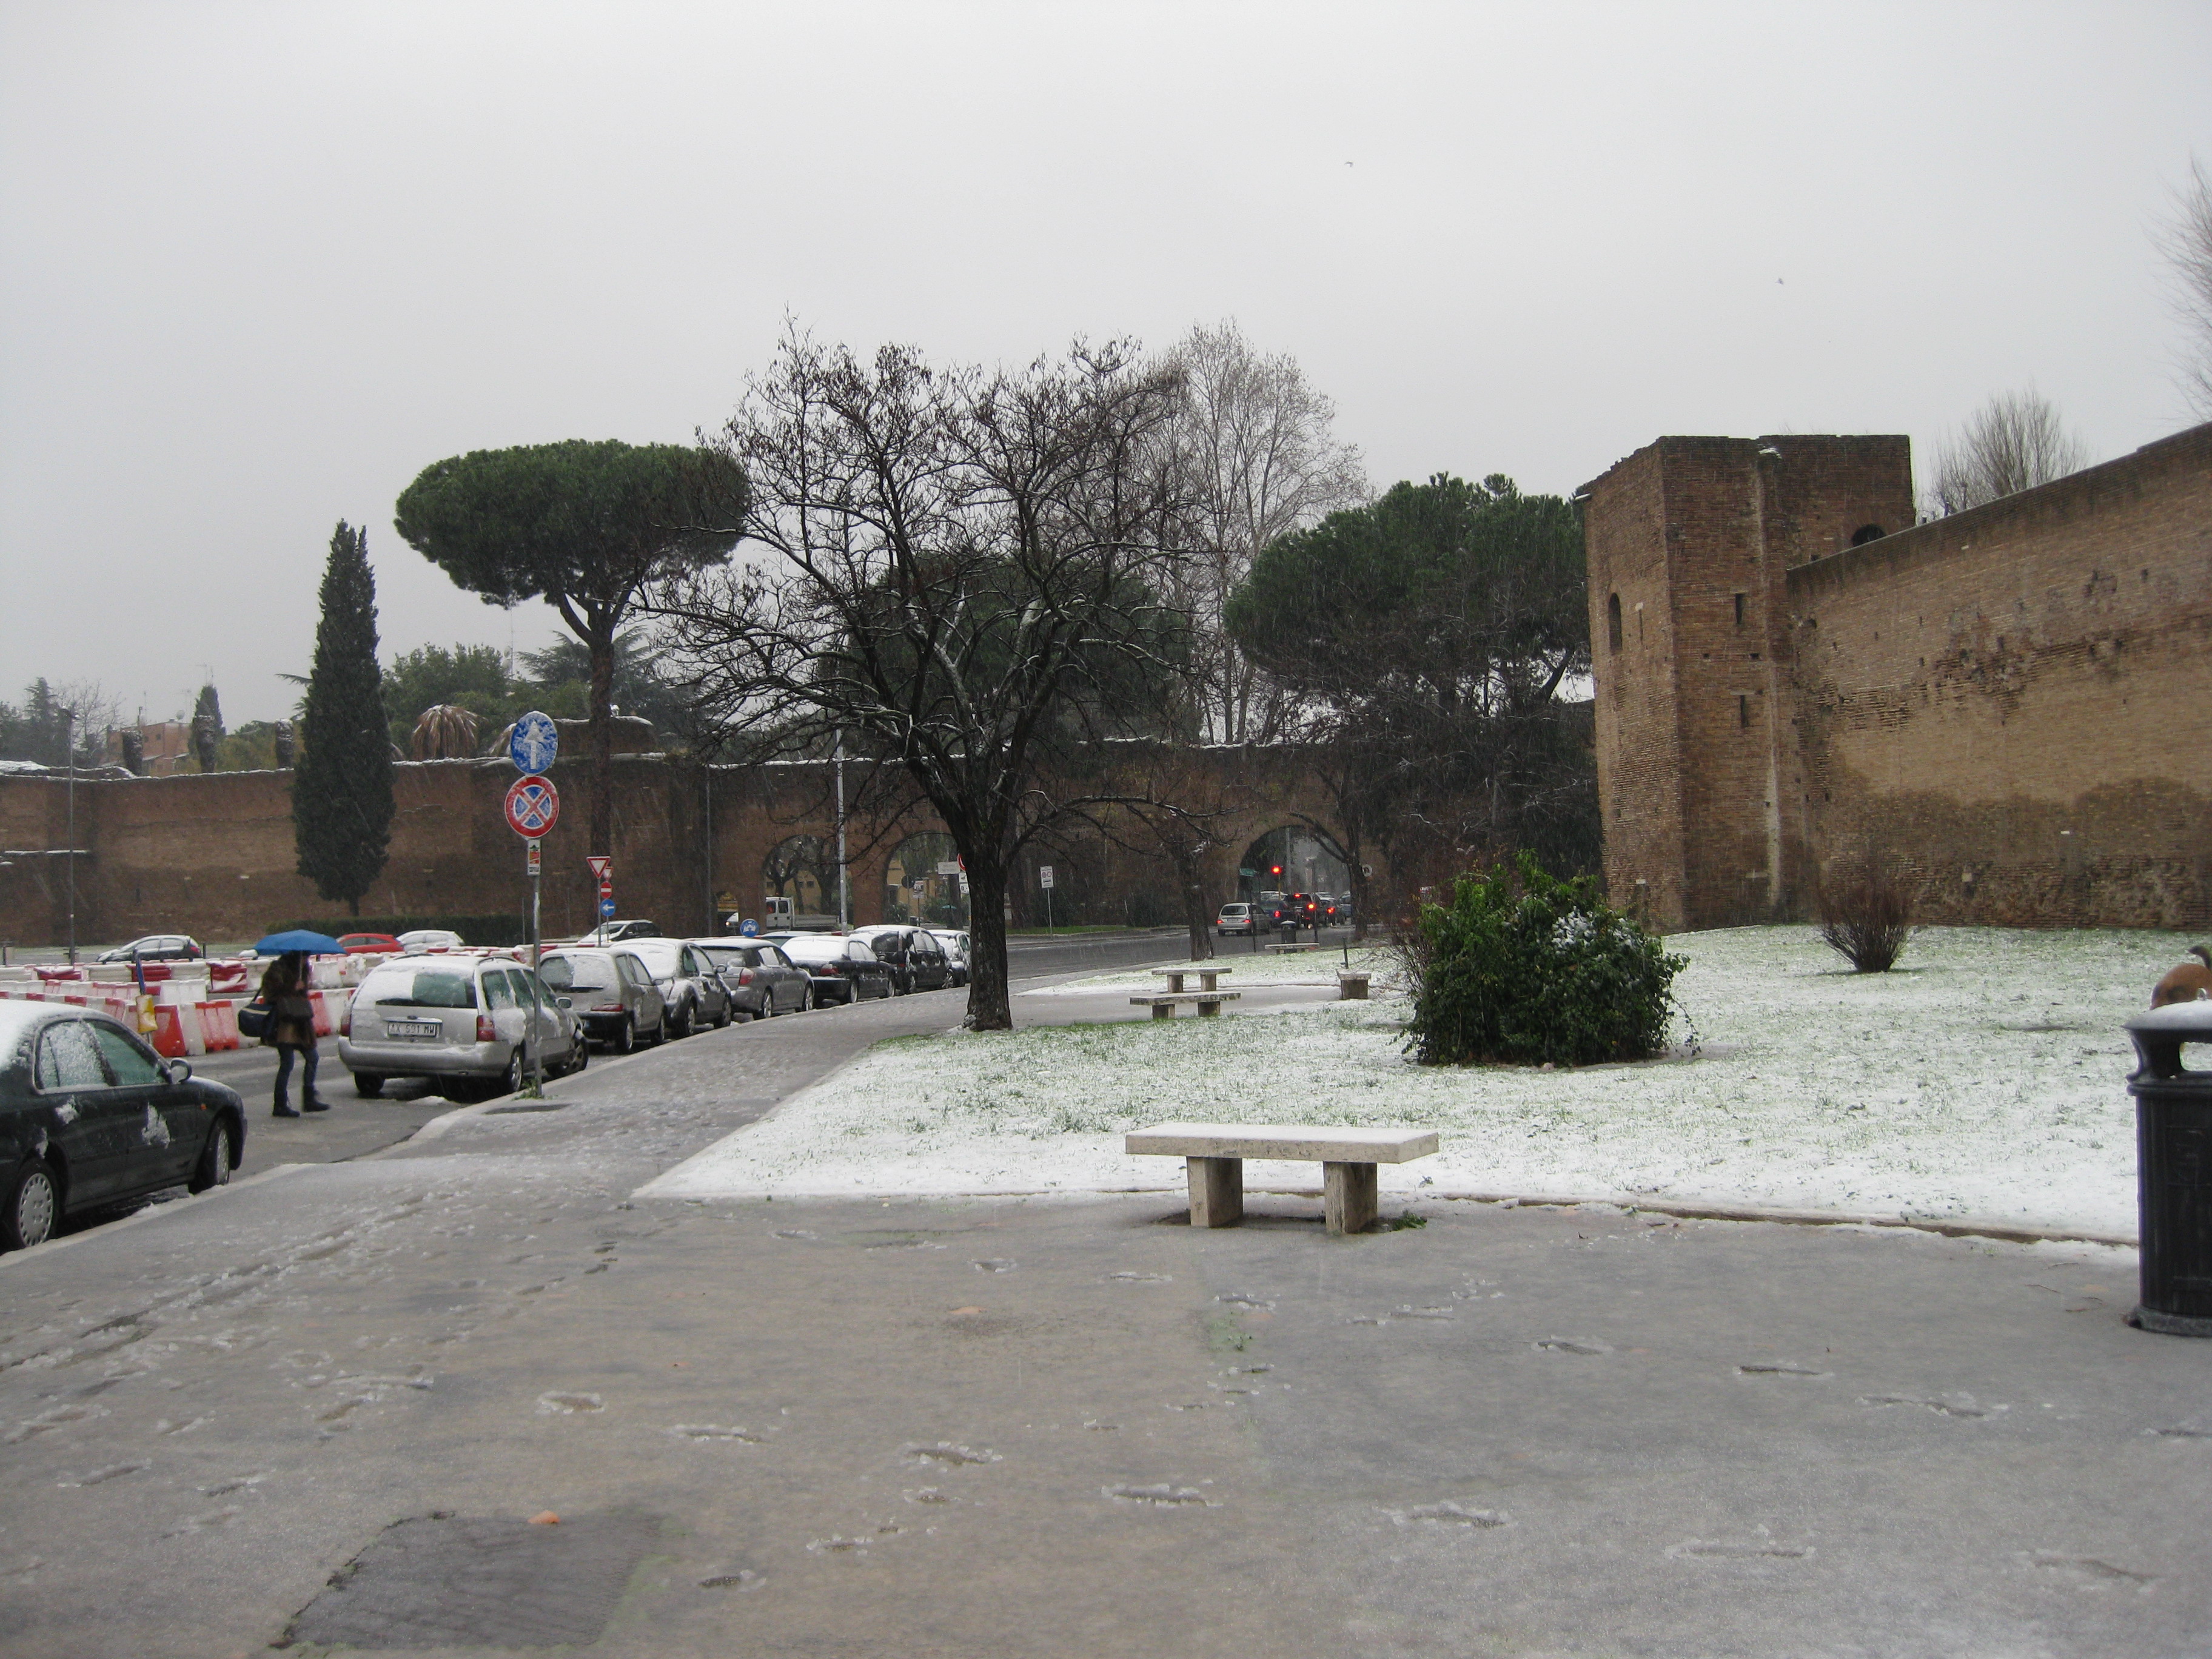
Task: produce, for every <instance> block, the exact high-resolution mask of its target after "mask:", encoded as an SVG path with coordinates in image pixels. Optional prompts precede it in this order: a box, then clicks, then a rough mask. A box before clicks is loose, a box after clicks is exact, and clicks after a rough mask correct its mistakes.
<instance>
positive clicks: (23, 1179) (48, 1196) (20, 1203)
mask: <svg viewBox="0 0 2212 1659" xmlns="http://www.w3.org/2000/svg"><path fill="white" fill-rule="evenodd" d="M61 1213H62V1198H61V1188H59V1187H58V1185H56V1184H55V1182H54V1170H53V1166H52V1164H48V1163H46V1161H45V1160H44V1159H42V1158H25V1159H24V1160H23V1162H22V1163H21V1164H19V1165H18V1166H17V1167H16V1170H15V1178H14V1179H13V1180H12V1181H10V1182H9V1183H8V1196H7V1202H6V1205H5V1206H4V1207H3V1208H0V1248H4V1249H10V1250H27V1249H30V1247H31V1246H32V1245H33V1244H43V1243H46V1241H47V1240H48V1239H50V1238H52V1237H53V1236H54V1224H55V1223H56V1222H58V1221H59V1220H60V1219H61Z"/></svg>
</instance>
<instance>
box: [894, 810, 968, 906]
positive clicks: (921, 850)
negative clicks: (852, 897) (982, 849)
mask: <svg viewBox="0 0 2212 1659" xmlns="http://www.w3.org/2000/svg"><path fill="white" fill-rule="evenodd" d="M958 856H959V854H958V851H957V848H955V847H954V846H953V844H952V837H951V836H948V835H946V834H945V832H944V831H943V830H942V829H921V830H916V831H915V833H914V834H913V835H910V836H908V837H907V838H906V839H905V840H904V841H902V842H899V844H898V845H897V846H896V847H894V848H891V853H890V857H889V858H888V859H886V860H884V921H908V922H926V923H927V924H928V925H930V926H931V927H965V926H966V925H967V922H968V905H967V901H966V900H965V899H964V898H963V896H962V895H961V891H960V878H959V877H958V876H957V875H951V876H947V875H942V874H940V873H939V871H938V866H939V865H940V864H951V863H952V862H954V861H955V860H957V858H958Z"/></svg>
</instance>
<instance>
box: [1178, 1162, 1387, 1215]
mask: <svg viewBox="0 0 2212 1659" xmlns="http://www.w3.org/2000/svg"><path fill="white" fill-rule="evenodd" d="M1183 1167H1184V1170H1186V1171H1187V1172H1188V1176H1189V1178H1190V1225H1192V1226H1194V1227H1233V1226H1235V1225H1237V1223H1238V1222H1240V1221H1242V1220H1243V1218H1244V1160H1243V1158H1185V1159H1184V1160H1183ZM1368 1169H1369V1170H1370V1173H1371V1172H1372V1170H1373V1169H1374V1166H1373V1165H1372V1164H1370V1165H1369V1166H1368Z"/></svg>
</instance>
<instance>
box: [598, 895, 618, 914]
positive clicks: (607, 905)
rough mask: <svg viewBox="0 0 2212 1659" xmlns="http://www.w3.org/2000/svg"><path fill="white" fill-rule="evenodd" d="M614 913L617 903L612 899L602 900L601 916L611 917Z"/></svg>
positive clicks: (600, 906) (600, 902)
mask: <svg viewBox="0 0 2212 1659" xmlns="http://www.w3.org/2000/svg"><path fill="white" fill-rule="evenodd" d="M614 913H615V902H614V901H613V900H612V899H601V900H600V901H599V914H600V915H603V916H610V917H611V916H612V915H614Z"/></svg>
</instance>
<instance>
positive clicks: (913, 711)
mask: <svg viewBox="0 0 2212 1659" xmlns="http://www.w3.org/2000/svg"><path fill="white" fill-rule="evenodd" d="M1175 410H1176V380H1175V376H1174V374H1172V372H1171V371H1169V370H1165V369H1161V368H1142V367H1140V366H1139V365H1138V364H1137V362H1135V354H1134V351H1133V348H1131V347H1129V346H1127V345H1124V344H1118V343H1117V344H1114V345H1109V346H1105V347H1101V348H1091V347H1086V346H1084V345H1082V344H1080V343H1079V344H1078V345H1077V346H1076V347H1075V348H1074V349H1073V350H1072V351H1071V352H1070V353H1069V354H1068V355H1067V356H1066V357H1065V358H1063V359H1060V360H1059V361H1056V362H1051V361H1044V360H1040V361H1039V362H1036V363H1033V364H1031V365H1030V367H1029V368H1027V369H1024V370H1021V371H1015V372H1007V371H1000V372H997V373H987V372H985V371H983V370H981V369H976V368H933V367H932V366H931V365H930V364H928V363H927V362H925V361H923V359H922V358H921V356H920V355H919V354H918V353H916V352H915V351H914V350H912V349H908V348H904V347H895V346H886V347H884V349H881V350H880V351H878V353H877V354H876V356H875V358H874V359H873V361H872V362H864V361H862V360H860V359H859V358H856V357H855V356H854V355H853V354H852V353H851V352H850V351H848V350H846V349H843V348H842V347H841V348H834V349H831V348H824V347H822V346H819V345H817V344H816V343H814V342H813V341H812V340H811V339H806V338H803V337H798V336H796V335H792V336H788V337H787V338H786V339H785V340H784V342H783V343H782V346H781V349H779V351H778V354H777V358H776V362H775V365H774V367H773V368H770V369H769V372H768V373H767V374H765V375H763V376H761V377H758V378H757V379H756V380H754V381H753V382H752V383H751V385H750V387H749V389H748V392H747V395H746V398H745V400H744V404H742V406H741V407H740V409H739V410H738V415H737V416H736V417H735V418H734V419H732V421H731V422H730V424H729V426H728V428H727V429H726V433H725V435H724V437H723V439H722V448H723V450H724V453H726V455H727V456H728V457H729V458H730V459H732V461H734V462H737V463H738V464H740V465H742V467H743V469H744V473H745V475H746V476H747V477H748V478H749V479H750V483H751V489H752V498H751V504H750V507H749V509H748V511H747V513H746V517H745V525H744V538H745V543H746V544H750V545H745V546H744V552H745V554H746V555H748V556H746V557H745V558H744V559H742V560H741V561H740V562H739V563H738V564H737V565H735V566H732V567H722V566H710V567H708V568H703V569H698V570H693V571H686V572H678V573H673V574H671V575H670V576H669V577H668V578H667V579H666V580H665V581H664V582H663V583H662V585H661V586H659V588H658V589H657V590H656V592H655V594H654V598H653V606H654V608H655V610H656V611H658V613H659V616H660V617H662V618H663V622H664V629H663V639H664V641H665V643H666V647H667V648H668V650H669V651H670V653H671V657H672V659H673V662H674V664H675V665H678V666H679V667H680V669H681V671H682V678H684V681H685V683H686V684H687V686H688V687H689V689H690V692H691V694H692V699H693V701H694V702H696V704H697V705H698V706H699V707H700V708H701V709H702V712H704V713H707V714H714V715H718V716H720V717H722V718H723V719H724V720H726V722H727V724H728V725H729V726H731V727H732V728H734V729H736V730H737V731H738V732H751V733H754V734H756V735H757V737H758V738H760V739H761V740H762V741H763V743H765V744H769V745H770V746H776V747H781V749H782V750H784V752H787V753H791V754H811V755H816V756H818V755H820V754H822V753H825V752H827V750H828V747H829V736H830V733H831V732H833V731H835V732H842V734H843V737H844V739H845V741H846V742H847V743H848V744H859V745H860V748H861V749H862V750H864V751H865V753H866V757H867V758H868V759H869V760H871V761H872V762H873V763H874V764H873V765H872V766H868V767H865V768H863V769H862V775H863V776H864V777H866V778H870V779H878V778H879V779H881V780H882V781H883V784H884V787H885V788H886V789H887V790H889V789H895V788H896V787H900V786H901V785H902V786H903V787H904V788H905V789H907V790H909V791H912V792H915V793H919V794H920V795H921V796H922V797H924V798H926V799H927V800H928V802H929V804H930V805H931V806H933V808H934V809H935V810H936V812H937V815H938V817H939V819H940V820H941V821H942V822H943V823H944V824H945V829H947V830H948V831H950V832H951V836H952V839H953V842H954V843H955V844H956V845H957V847H958V848H959V851H960V855H961V858H962V859H963V861H964V863H965V865H966V868H967V872H968V878H969V889H970V894H971V897H972V900H973V904H974V921H973V923H972V926H971V928H970V933H971V936H972V939H973V945H974V950H973V953H972V954H973V963H974V973H973V977H972V978H971V980H970V981H969V998H968V1024H969V1025H970V1026H972V1027H974V1028H975V1029H977V1030H1007V1029H1010V1028H1011V1027H1012V1010H1011V1005H1010V1004H1009V1002H1008V1000H1007V986H1006V933H1005V926H1004V923H1003V921H1002V920H1001V917H1002V910H1001V906H1002V904H1003V903H1004V902H1005V899H1006V892H1007V882H1008V878H1009V876H1010V874H1011V872H1012V866H1013V863H1014V860H1015V858H1016V856H1017V854H1018V853H1019V852H1020V851H1021V849H1022V848H1024V846H1025V845H1026V844H1027V843H1028V842H1030V840H1031V839H1032V838H1033V837H1035V836H1037V835H1038V834H1039V833H1040V832H1041V831H1042V830H1043V829H1045V828H1047V827H1048V825H1050V824H1051V823H1053V822H1054V820H1055V819H1057V818H1059V817H1062V816H1063V815H1064V814H1065V813H1066V811H1068V810H1069V809H1070V808H1071V806H1073V805H1075V803H1074V802H1073V801H1071V800H1070V799H1067V798H1066V796H1065V795H1064V794H1063V793H1062V792H1061V791H1060V788H1059V787H1056V781H1055V774H1054V769H1052V768H1051V767H1050V766H1049V765H1048V759H1049V757H1051V756H1052V755H1053V754H1054V752H1055V751H1058V752H1062V753H1066V752H1069V751H1073V750H1081V749H1083V748H1085V747H1086V746H1095V745H1097V744H1099V743H1100V742H1101V741H1102V740H1103V738H1106V737H1109V736H1111V735H1116V734H1117V730H1118V729H1122V728H1121V721H1122V719H1123V711H1125V710H1128V709H1134V708H1140V707H1147V706H1149V705H1150V703H1151V702H1152V701H1153V700H1155V699H1156V698H1157V696H1158V691H1157V688H1158V686H1159V685H1160V684H1163V683H1165V682H1168V681H1170V680H1172V679H1173V678H1175V677H1176V676H1177V675H1178V674H1180V672H1181V671H1182V666H1183V665H1182V661H1181V660H1180V653H1179V648H1178V642H1179V641H1180V640H1181V638H1182V633H1183V630H1182V628H1181V627H1180V626H1179V625H1178V619H1177V618H1176V616H1175V614H1174V611H1173V608H1172V606H1171V605H1170V604H1169V603H1168V602H1166V601H1165V600H1164V599H1162V598H1161V595H1162V594H1163V593H1164V592H1165V591H1166V590H1167V589H1168V588H1169V586H1170V585H1171V582H1172V580H1173V573H1172V571H1171V570H1170V566H1172V565H1173V564H1174V563H1175V562H1176V561H1177V560H1178V559H1179V558H1180V556H1181V553H1180V549H1179V546H1178V544H1177V541H1176V536H1177V533H1178V532H1179V530H1180V527H1181V526H1182V522H1183V520H1182V512H1181V508H1182V502H1181V500H1180V499H1179V497H1178V496H1177V495H1176V493H1175V491H1176V483H1177V481H1176V475H1175V469H1174V468H1172V467H1170V466H1165V465H1161V457H1162V455H1163V453H1164V452H1163V450H1162V447H1161V434H1162V431H1163V429H1164V427H1165V426H1166V425H1167V423H1168V422H1169V421H1170V419H1171V418H1172V416H1173V415H1174V412H1175ZM1075 770H1078V771H1079V770H1080V769H1079V768H1078V769H1075ZM1060 775H1064V772H1063V773H1062V774H1060ZM865 787H874V786H873V784H870V785H867V786H865ZM856 810H858V809H857V807H856Z"/></svg>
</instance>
